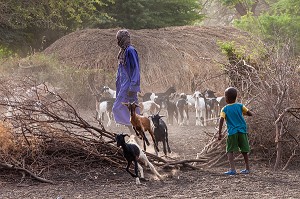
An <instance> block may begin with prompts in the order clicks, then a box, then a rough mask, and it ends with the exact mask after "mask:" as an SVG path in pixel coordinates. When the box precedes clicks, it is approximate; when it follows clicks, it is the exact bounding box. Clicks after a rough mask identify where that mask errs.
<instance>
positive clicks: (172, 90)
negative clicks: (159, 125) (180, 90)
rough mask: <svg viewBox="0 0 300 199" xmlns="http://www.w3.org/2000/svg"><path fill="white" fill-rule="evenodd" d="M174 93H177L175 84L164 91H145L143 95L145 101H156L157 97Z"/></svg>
mask: <svg viewBox="0 0 300 199" xmlns="http://www.w3.org/2000/svg"><path fill="white" fill-rule="evenodd" d="M172 93H176V89H175V87H174V86H171V87H170V88H168V89H167V90H166V91H165V92H163V93H145V94H144V95H143V96H141V95H140V96H141V97H142V99H143V101H148V100H152V101H154V99H155V97H156V96H157V97H159V98H162V97H169V96H170V95H171V94H172Z"/></svg>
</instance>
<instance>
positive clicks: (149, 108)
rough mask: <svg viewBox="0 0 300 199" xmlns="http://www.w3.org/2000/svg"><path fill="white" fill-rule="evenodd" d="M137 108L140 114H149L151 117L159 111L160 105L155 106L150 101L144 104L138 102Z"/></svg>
mask: <svg viewBox="0 0 300 199" xmlns="http://www.w3.org/2000/svg"><path fill="white" fill-rule="evenodd" d="M139 106H140V112H141V114H144V113H150V114H151V115H152V114H154V112H157V111H159V110H160V105H158V104H156V103H155V102H154V101H151V100H149V101H146V102H140V103H139Z"/></svg>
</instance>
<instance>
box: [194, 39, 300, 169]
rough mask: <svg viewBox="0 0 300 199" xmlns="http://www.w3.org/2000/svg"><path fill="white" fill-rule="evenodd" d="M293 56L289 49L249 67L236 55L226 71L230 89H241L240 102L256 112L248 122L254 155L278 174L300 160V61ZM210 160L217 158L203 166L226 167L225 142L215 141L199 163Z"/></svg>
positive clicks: (199, 156)
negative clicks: (299, 69)
mask: <svg viewBox="0 0 300 199" xmlns="http://www.w3.org/2000/svg"><path fill="white" fill-rule="evenodd" d="M291 52H292V50H291V49H290V48H289V45H287V46H285V48H283V49H282V50H280V51H278V52H276V53H274V52H271V53H269V54H267V55H268V56H267V58H266V59H265V60H260V61H259V62H257V63H246V61H245V59H243V58H238V56H235V55H233V56H231V57H230V59H229V60H230V64H227V65H225V67H224V69H225V72H226V74H227V76H228V80H229V82H230V83H229V85H230V86H235V87H237V88H238V90H239V100H240V101H241V102H242V103H244V104H246V105H247V107H248V108H250V109H251V111H252V112H254V116H253V117H252V118H247V122H248V124H249V131H250V141H251V146H252V151H254V152H257V153H256V155H258V157H259V159H261V158H264V159H267V158H268V159H269V161H270V163H272V164H274V169H275V170H276V169H278V168H280V167H281V168H282V169H283V170H284V169H286V168H287V167H288V165H289V164H290V163H291V162H292V160H296V161H299V157H300V154H299V142H300V134H299V131H298V129H299V128H300V120H299V119H300V103H299V94H300V89H299V88H300V87H299V86H300V85H299V84H300V81H299V80H300V77H299V74H298V73H297V70H298V68H297V67H299V60H297V59H293V58H292V56H291V54H290V53H291ZM258 63H259V64H258ZM252 65H253V66H252ZM254 66H255V67H254ZM207 157H214V158H212V159H210V161H208V162H206V163H204V164H203V165H208V166H218V165H222V164H224V161H225V160H226V156H225V141H224V140H222V142H217V141H216V140H215V139H213V140H212V141H211V142H210V143H209V144H208V145H207V146H206V147H205V148H204V150H203V151H202V152H201V153H199V154H198V158H199V159H204V160H205V159H206V158H207ZM237 159H238V160H239V159H241V158H240V157H237ZM274 159H275V160H274ZM241 160H242V159H241ZM282 165H283V166H282Z"/></svg>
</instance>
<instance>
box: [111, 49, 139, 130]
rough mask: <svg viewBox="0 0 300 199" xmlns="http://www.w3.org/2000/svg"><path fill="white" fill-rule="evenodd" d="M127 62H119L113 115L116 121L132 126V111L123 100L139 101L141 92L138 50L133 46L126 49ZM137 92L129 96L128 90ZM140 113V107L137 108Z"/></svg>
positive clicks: (126, 101)
mask: <svg viewBox="0 0 300 199" xmlns="http://www.w3.org/2000/svg"><path fill="white" fill-rule="evenodd" d="M125 63H126V66H124V65H123V64H122V63H119V66H118V72H117V77H116V100H115V103H114V105H113V109H112V111H113V115H114V118H115V121H116V123H118V124H123V125H127V126H130V125H131V123H130V113H129V110H128V108H127V106H125V105H123V104H122V102H125V103H128V102H133V101H135V102H136V103H138V98H137V92H140V66H139V58H138V54H137V51H136V50H135V49H134V47H133V46H128V47H127V49H126V50H125ZM128 91H132V92H135V95H134V96H133V97H130V98H129V97H128V95H127V92H128ZM136 112H137V113H138V114H139V113H140V112H139V109H137V110H136Z"/></svg>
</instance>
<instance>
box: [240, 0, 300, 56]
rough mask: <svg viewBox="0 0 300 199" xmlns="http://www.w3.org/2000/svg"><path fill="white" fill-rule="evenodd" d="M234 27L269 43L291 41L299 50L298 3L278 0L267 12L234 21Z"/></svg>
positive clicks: (294, 0) (299, 3)
mask: <svg viewBox="0 0 300 199" xmlns="http://www.w3.org/2000/svg"><path fill="white" fill-rule="evenodd" d="M234 24H235V26H237V27H239V28H241V29H243V30H246V31H249V32H252V33H254V34H256V35H259V36H261V37H262V38H264V39H266V40H267V41H270V42H273V43H274V42H275V43H278V44H279V45H280V44H282V43H286V42H287V41H291V43H292V44H293V46H294V47H295V49H296V50H297V51H298V52H299V50H300V35H299V31H300V1H298V0H278V1H277V2H276V3H274V4H272V5H271V9H270V10H269V11H268V12H265V13H263V14H261V15H260V16H258V17H256V16H253V15H252V13H248V15H245V16H243V17H242V18H241V19H240V20H237V21H235V23H234Z"/></svg>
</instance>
